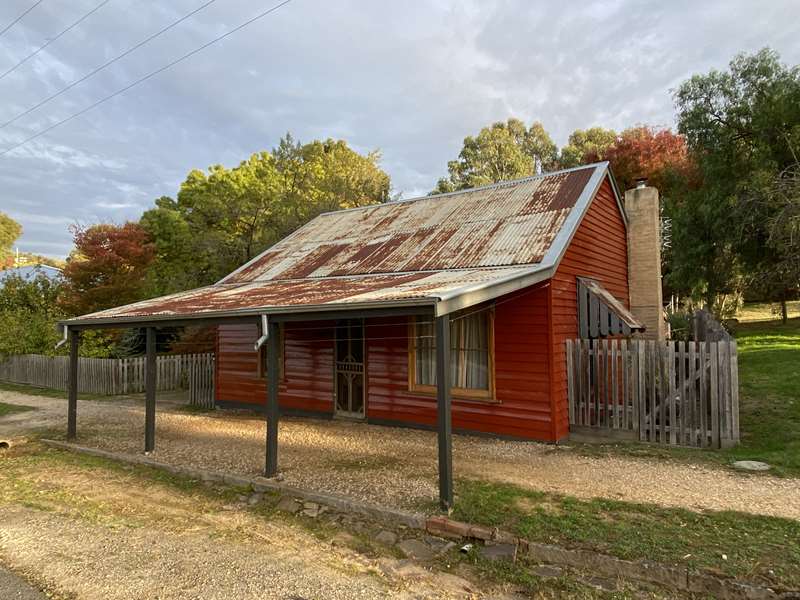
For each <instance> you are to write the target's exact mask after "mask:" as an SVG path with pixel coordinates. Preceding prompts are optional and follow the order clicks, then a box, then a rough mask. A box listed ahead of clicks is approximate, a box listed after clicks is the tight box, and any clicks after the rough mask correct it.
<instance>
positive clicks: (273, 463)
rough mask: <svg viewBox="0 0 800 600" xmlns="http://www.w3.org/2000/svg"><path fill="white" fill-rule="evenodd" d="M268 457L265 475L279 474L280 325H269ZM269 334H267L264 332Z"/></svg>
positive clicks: (271, 323) (273, 323) (272, 323)
mask: <svg viewBox="0 0 800 600" xmlns="http://www.w3.org/2000/svg"><path fill="white" fill-rule="evenodd" d="M267 328H268V336H269V337H268V338H267V440H266V442H267V457H266V467H265V469H264V475H265V476H266V477H275V476H276V475H277V474H278V413H279V410H278V377H279V374H278V353H279V352H280V348H278V339H279V335H280V334H279V331H278V323H275V322H273V321H270V322H269V323H268V324H267ZM264 333H267V332H264Z"/></svg>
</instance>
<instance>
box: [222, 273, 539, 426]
mask: <svg viewBox="0 0 800 600" xmlns="http://www.w3.org/2000/svg"><path fill="white" fill-rule="evenodd" d="M547 299H548V286H547V285H540V286H538V287H536V288H531V289H529V290H524V291H521V292H516V293H515V294H513V295H510V296H506V297H504V298H502V299H498V301H497V304H496V309H495V365H496V366H495V378H496V388H497V400H498V402H497V403H487V402H477V401H467V400H459V399H457V398H456V399H454V400H453V427H454V428H458V429H465V430H472V431H481V432H486V433H496V434H500V435H508V436H515V437H524V438H531V439H539V440H552V431H553V425H552V423H551V418H550V414H551V406H550V404H551V394H550V380H549V368H550V367H549V361H550V357H549V355H548V353H547V349H548V348H549V347H550V344H549V339H548V337H547V336H548V324H547ZM330 325H332V323H307V324H303V325H287V326H286V330H285V332H284V348H285V351H284V357H285V358H284V373H285V374H284V377H283V378H282V380H281V384H280V386H279V396H278V399H279V402H280V405H281V407H283V408H296V409H302V410H313V411H322V412H330V411H332V410H333V387H332V370H333V362H332V361H333V343H332V340H331V338H330V336H331V334H332V331H331V330H329V329H322V330H317V329H309V328H310V327H330ZM366 336H367V354H366V356H367V369H366V370H367V390H368V398H367V416H368V417H369V418H370V419H374V420H384V421H397V422H403V423H409V424H420V425H429V426H433V425H435V424H436V399H435V397H434V396H432V395H428V394H420V393H414V392H409V390H408V337H407V336H408V324H407V320H406V319H405V318H394V319H380V320H370V321H368V322H367V327H366ZM257 337H258V331H257V328H256V326H255V325H221V326H220V327H219V328H218V334H217V345H218V347H217V357H218V358H217V386H216V395H217V400H220V401H229V402H230V401H233V402H241V403H248V404H262V405H263V404H264V403H265V399H266V383H265V380H264V379H263V378H259V377H258V376H257V370H258V358H257V355H256V353H255V352H254V351H253V342H254V341H255V339H256V338H257Z"/></svg>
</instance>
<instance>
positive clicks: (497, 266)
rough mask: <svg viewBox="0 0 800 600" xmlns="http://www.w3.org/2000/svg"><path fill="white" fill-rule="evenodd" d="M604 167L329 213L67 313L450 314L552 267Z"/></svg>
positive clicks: (543, 275)
mask: <svg viewBox="0 0 800 600" xmlns="http://www.w3.org/2000/svg"><path fill="white" fill-rule="evenodd" d="M607 174H608V163H598V164H595V165H589V166H586V167H578V168H575V169H568V170H565V171H561V172H556V173H550V174H544V175H540V176H536V177H530V178H527V179H521V180H518V181H511V182H504V183H499V184H495V185H490V186H485V187H481V188H475V189H471V190H464V191H460V192H453V193H449V194H440V195H436V196H428V197H424V198H417V199H413V200H405V201H399V202H393V203H388V204H381V205H374V206H367V207H362V208H355V209H348V210H342V211H337V212H332V213H326V214H323V215H320V216H319V217H317V218H316V219H314V220H313V221H311V222H310V223H308V224H306V225H305V226H303V227H301V228H300V229H298V230H297V231H295V232H294V233H293V234H291V235H290V236H288V237H287V238H284V239H283V240H281V241H280V242H278V243H277V244H275V245H274V246H273V247H271V248H270V249H268V250H267V251H266V252H264V253H263V254H261V255H260V256H258V257H256V258H255V259H253V260H252V261H250V262H249V263H247V264H246V265H244V266H243V267H241V268H239V269H237V270H236V271H234V272H233V273H232V274H231V275H229V276H228V277H226V278H224V279H223V280H222V281H220V282H219V283H217V284H214V285H211V286H207V287H204V288H199V289H196V290H189V291H186V292H181V293H179V294H173V295H171V296H164V297H161V298H154V299H151V300H145V301H143V302H137V303H135V304H130V305H127V306H122V307H119V308H113V309H109V310H105V311H101V312H97V313H93V314H90V315H84V316H82V317H78V318H76V319H72V320H70V321H67V322H66V323H67V324H83V323H100V322H102V323H107V322H113V321H118V320H122V321H125V322H139V321H146V320H147V319H148V318H150V319H157V318H168V317H181V318H193V317H204V316H209V315H211V316H226V317H227V316H232V315H236V314H244V315H248V314H272V313H277V312H286V311H294V312H308V311H312V310H316V309H323V308H324V309H329V308H342V309H353V308H362V307H375V306H382V305H388V304H403V305H408V304H421V305H425V304H427V305H433V306H434V312H435V314H447V312H450V311H453V310H458V309H459V308H464V307H466V306H470V305H473V304H477V303H480V302H483V301H485V300H489V299H491V298H495V297H497V296H499V295H502V294H506V293H509V292H511V291H514V290H517V289H520V288H523V287H526V286H529V285H532V284H534V283H537V282H539V281H542V280H544V279H547V278H548V277H550V276H551V275H552V273H553V272H554V270H555V268H556V266H557V264H558V262H559V261H560V259H561V256H562V255H563V253H564V251H565V250H566V247H567V245H568V244H569V241H570V239H571V238H572V235H573V234H574V232H575V230H576V228H577V226H578V224H579V223H580V220H581V219H582V218H583V214H585V211H586V210H587V208H588V206H589V203H590V202H591V199H592V198H593V197H594V194H595V193H596V191H597V189H598V187H599V186H600V184H601V182H602V181H603V179H604V178H605V177H606V176H607ZM612 183H613V180H612ZM617 201H618V202H619V198H617ZM620 210H621V206H620ZM137 320H138V321H137Z"/></svg>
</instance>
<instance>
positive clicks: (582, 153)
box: [558, 127, 617, 169]
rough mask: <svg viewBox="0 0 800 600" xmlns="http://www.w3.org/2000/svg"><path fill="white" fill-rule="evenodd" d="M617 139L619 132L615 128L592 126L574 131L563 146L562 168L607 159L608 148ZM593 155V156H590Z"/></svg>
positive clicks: (560, 157)
mask: <svg viewBox="0 0 800 600" xmlns="http://www.w3.org/2000/svg"><path fill="white" fill-rule="evenodd" d="M616 141H617V133H616V132H615V131H614V130H613V129H604V128H602V127H590V128H589V129H576V130H575V131H573V132H572V133H571V134H570V136H569V140H568V141H567V145H566V146H564V147H563V148H561V154H560V155H559V157H558V163H559V165H560V166H561V168H564V169H566V168H569V167H577V166H578V165H582V164H587V163H590V162H596V161H599V160H605V153H606V150H607V149H608V148H610V147H612V146H613V145H614V144H615V143H616ZM590 157H591V158H590Z"/></svg>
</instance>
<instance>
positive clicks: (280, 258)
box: [223, 166, 595, 283]
mask: <svg viewBox="0 0 800 600" xmlns="http://www.w3.org/2000/svg"><path fill="white" fill-rule="evenodd" d="M594 170H595V167H594V166H590V167H586V168H581V169H575V170H570V171H564V172H560V173H554V174H552V175H542V176H539V177H533V178H529V179H523V180H520V181H514V182H508V183H502V184H496V185H493V186H487V187H484V188H476V189H474V190H465V191H463V192H456V193H452V194H442V195H438V196H429V197H425V198H419V199H416V200H408V201H401V202H394V203H388V204H382V205H376V206H369V207H363V208H358V209H351V210H344V211H338V212H333V213H326V214H323V215H320V216H319V217H317V218H316V219H314V220H313V221H311V222H310V223H308V224H307V225H305V226H304V227H302V228H300V229H299V230H297V231H296V232H295V233H294V234H292V235H291V236H289V237H287V238H286V239H284V240H282V241H281V242H278V243H277V244H276V245H275V246H273V247H272V248H270V249H269V250H268V251H267V252H266V253H264V254H262V255H261V256H259V257H258V258H256V259H255V260H253V261H251V262H250V263H248V264H247V265H245V266H244V267H243V268H241V269H239V270H238V271H236V272H234V273H232V274H231V275H229V276H228V277H227V278H225V279H224V280H223V281H224V282H225V283H242V282H247V281H267V280H271V279H297V278H301V277H328V276H341V275H358V274H366V273H393V272H406V271H435V270H444V269H469V268H476V267H498V266H510V265H523V264H527V265H530V264H536V263H538V262H541V260H542V258H543V257H544V255H545V254H546V252H547V250H548V249H549V248H550V245H551V244H552V243H553V240H554V238H555V236H556V234H557V233H558V231H559V230H560V229H561V226H562V225H563V224H564V221H565V220H566V218H567V215H568V214H569V212H570V210H571V209H572V208H573V206H575V202H576V201H577V199H578V197H579V196H580V194H581V192H582V191H583V190H584V188H585V187H586V184H587V182H588V181H589V178H590V177H591V175H592V174H593V173H594Z"/></svg>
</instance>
